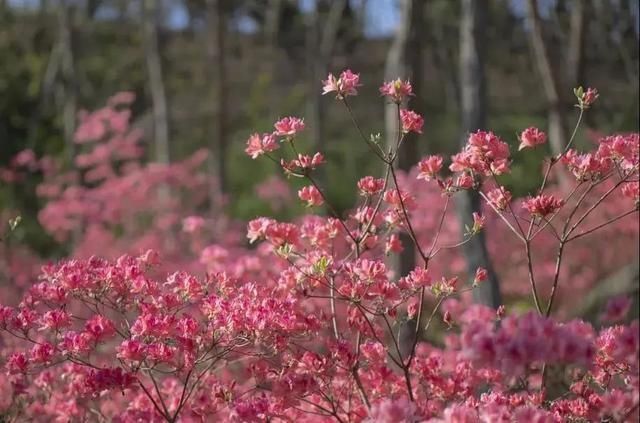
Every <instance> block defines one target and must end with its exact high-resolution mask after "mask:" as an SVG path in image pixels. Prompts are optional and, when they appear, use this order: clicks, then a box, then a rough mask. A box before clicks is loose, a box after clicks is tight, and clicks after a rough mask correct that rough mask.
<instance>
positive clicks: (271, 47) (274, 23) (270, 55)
mask: <svg viewBox="0 0 640 423" xmlns="http://www.w3.org/2000/svg"><path fill="white" fill-rule="evenodd" d="M281 13H282V0H269V6H268V8H267V11H266V12H265V23H264V38H265V41H266V46H265V47H266V48H265V49H264V62H265V63H266V73H267V76H268V78H269V111H268V112H269V115H270V116H269V117H270V120H275V119H276V118H277V111H278V110H280V104H279V99H280V96H279V95H278V79H277V75H278V72H277V70H278V64H279V56H280V55H279V49H278V34H279V32H280V14H281Z"/></svg>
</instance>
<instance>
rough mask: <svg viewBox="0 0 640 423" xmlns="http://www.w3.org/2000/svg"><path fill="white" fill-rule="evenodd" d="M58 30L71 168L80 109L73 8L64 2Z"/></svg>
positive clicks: (63, 112) (65, 131) (66, 135)
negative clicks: (74, 51)
mask: <svg viewBox="0 0 640 423" xmlns="http://www.w3.org/2000/svg"><path fill="white" fill-rule="evenodd" d="M58 29H59V37H60V41H59V42H60V47H59V51H60V59H61V60H60V65H61V67H60V70H61V72H60V73H61V77H62V87H63V92H64V94H63V99H64V100H63V107H62V116H63V118H62V121H63V127H64V140H65V145H66V151H67V160H68V161H69V166H70V167H74V160H75V155H76V148H75V143H74V142H73V135H74V133H75V131H76V113H77V108H78V90H77V84H76V67H75V60H74V56H73V27H72V22H71V7H70V6H69V5H68V4H67V2H65V1H63V2H61V3H60V5H59V6H58Z"/></svg>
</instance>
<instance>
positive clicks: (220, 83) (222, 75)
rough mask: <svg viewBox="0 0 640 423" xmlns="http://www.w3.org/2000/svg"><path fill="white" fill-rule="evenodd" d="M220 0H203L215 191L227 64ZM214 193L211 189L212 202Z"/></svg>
mask: <svg viewBox="0 0 640 423" xmlns="http://www.w3.org/2000/svg"><path fill="white" fill-rule="evenodd" d="M225 6H226V5H225V2H224V0H207V3H206V24H207V58H208V62H209V63H208V64H209V68H210V70H211V84H212V90H211V102H212V105H213V110H214V112H213V132H212V133H211V141H210V143H211V144H210V151H209V153H210V154H209V168H210V172H211V174H212V175H215V176H216V177H217V179H218V181H217V182H218V189H219V194H224V193H226V192H227V189H228V187H227V167H226V161H227V150H228V139H227V137H228V134H227V125H228V123H227V109H226V108H227V84H228V81H227V68H226V67H227V65H226V57H225V41H226V31H227V18H226V13H227V12H226V7H225ZM214 198H215V195H214V193H213V192H212V195H211V199H210V200H211V202H212V204H211V205H212V206H213V201H214Z"/></svg>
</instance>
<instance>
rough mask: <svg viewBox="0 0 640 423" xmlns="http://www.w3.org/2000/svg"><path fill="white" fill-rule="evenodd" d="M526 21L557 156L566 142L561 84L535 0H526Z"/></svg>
mask: <svg viewBox="0 0 640 423" xmlns="http://www.w3.org/2000/svg"><path fill="white" fill-rule="evenodd" d="M527 19H528V22H529V25H530V28H529V39H530V43H531V47H532V48H533V53H534V61H535V62H536V65H537V66H538V72H539V73H540V77H541V79H542V88H543V90H544V93H545V95H546V97H547V103H548V107H549V143H550V144H551V149H552V151H553V153H554V155H558V154H561V153H562V152H563V151H564V148H565V146H566V145H567V142H568V139H567V129H566V124H565V120H564V110H563V108H564V103H563V101H562V94H561V93H562V91H561V90H562V84H561V82H560V78H559V75H558V74H557V73H556V72H555V70H554V68H553V64H552V63H551V56H550V55H549V50H548V48H547V43H546V42H545V40H544V36H543V33H542V22H541V20H540V15H539V13H538V2H537V0H527ZM558 175H559V178H560V182H561V183H564V182H566V181H564V180H565V179H566V178H564V174H563V173H561V172H558Z"/></svg>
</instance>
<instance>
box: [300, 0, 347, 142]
mask: <svg viewBox="0 0 640 423" xmlns="http://www.w3.org/2000/svg"><path fill="white" fill-rule="evenodd" d="M346 6H347V0H335V1H333V2H331V7H330V8H329V12H328V15H327V18H326V19H325V20H324V22H325V23H324V25H322V24H321V19H320V11H319V10H318V4H317V2H316V5H315V9H314V11H313V12H311V16H310V21H309V25H308V26H309V29H308V30H309V31H310V32H311V33H310V37H309V39H308V43H309V44H308V45H307V54H308V58H309V62H310V66H311V68H310V76H311V77H310V79H309V90H310V93H311V95H310V99H311V104H310V109H311V113H312V120H313V127H312V130H311V137H312V143H313V151H319V150H320V149H321V147H322V144H323V140H324V116H325V107H324V103H323V101H322V93H321V90H320V81H321V80H322V79H323V78H324V77H326V76H327V75H326V74H327V72H328V67H329V64H330V63H329V62H330V61H331V55H332V53H333V50H334V47H335V44H336V39H337V37H338V30H339V29H340V22H341V21H342V15H343V13H344V8H345V7H346Z"/></svg>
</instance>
